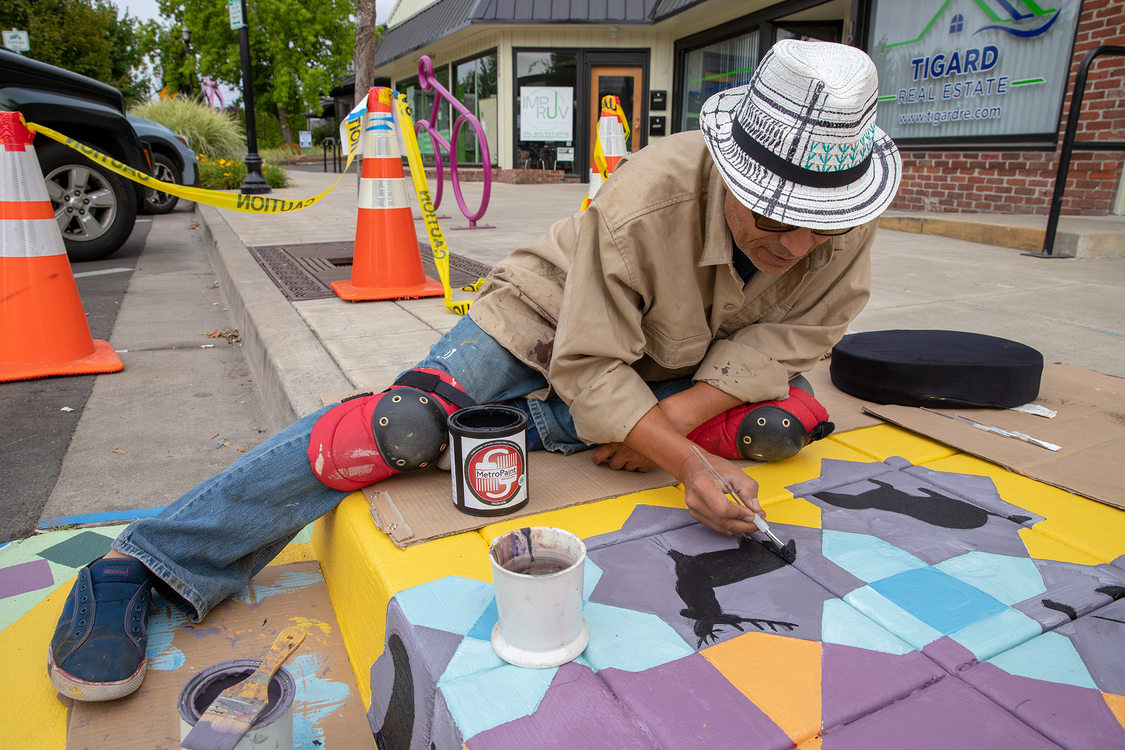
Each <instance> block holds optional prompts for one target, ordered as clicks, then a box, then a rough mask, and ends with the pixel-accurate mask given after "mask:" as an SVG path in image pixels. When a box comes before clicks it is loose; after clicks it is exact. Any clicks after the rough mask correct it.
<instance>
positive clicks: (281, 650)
mask: <svg viewBox="0 0 1125 750" xmlns="http://www.w3.org/2000/svg"><path fill="white" fill-rule="evenodd" d="M304 640H305V629H304V628H302V627H301V626H299V625H294V626H293V627H291V628H286V629H285V630H282V631H281V632H280V633H278V635H277V638H276V639H274V642H273V645H272V646H270V650H269V653H267V654H266V658H265V659H263V660H262V663H261V665H260V666H259V667H258V668H257V669H255V670H254V673H253V674H252V675H250V676H249V677H247V678H246V679H245V680H243V681H242V684H241V685H239V694H240V695H242V696H243V697H245V698H250V699H253V700H266V698H267V697H268V695H269V687H270V680H272V679H273V676H274V673H276V672H277V670H278V669H280V668H281V665H282V664H283V663H284V662H285V660H286V659H288V658H289V654H291V653H293V652H294V651H296V650H297V647H298V646H300V645H301V643H303V642H304Z"/></svg>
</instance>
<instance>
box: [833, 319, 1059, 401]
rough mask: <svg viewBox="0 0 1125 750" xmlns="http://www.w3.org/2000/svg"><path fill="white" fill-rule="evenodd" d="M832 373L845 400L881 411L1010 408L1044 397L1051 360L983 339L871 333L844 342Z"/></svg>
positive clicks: (934, 333) (929, 333)
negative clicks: (1046, 363) (893, 407)
mask: <svg viewBox="0 0 1125 750" xmlns="http://www.w3.org/2000/svg"><path fill="white" fill-rule="evenodd" d="M829 374H830V375H831V377H832V384H833V385H834V386H836V387H837V388H839V389H840V390H841V391H843V392H844V393H849V394H851V395H852V396H855V397H857V398H862V399H864V400H866V401H874V402H876V403H880V404H901V405H903V406H929V407H934V408H941V407H1003V408H1007V407H1012V406H1019V405H1020V404H1026V403H1028V402H1029V401H1033V400H1035V398H1036V397H1037V396H1038V395H1039V382H1040V380H1041V379H1042V376H1043V355H1042V354H1040V353H1039V352H1038V351H1036V350H1035V349H1032V348H1031V347H1029V346H1025V345H1024V344H1020V343H1017V342H1015V341H1009V340H1008V339H1002V338H998V337H996V336H985V335H983V334H979V333H967V332H964V331H931V330H918V331H905V330H895V331H870V332H867V333H853V334H849V335H847V336H844V338H843V339H842V340H841V341H840V343H839V344H837V345H836V347H835V348H834V349H833V350H832V363H831V366H830V367H829Z"/></svg>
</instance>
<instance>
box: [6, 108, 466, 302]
mask: <svg viewBox="0 0 1125 750" xmlns="http://www.w3.org/2000/svg"><path fill="white" fill-rule="evenodd" d="M380 96H386V97H388V99H390V98H392V97H397V99H398V111H397V114H398V120H399V129H400V131H401V133H402V139H403V143H404V144H405V146H406V158H407V161H408V162H409V164H410V176H411V178H412V180H413V182H414V191H415V192H416V193H417V195H418V203H419V205H421V207H422V214H423V217H424V219H425V222H426V234H427V236H428V237H429V239H430V248H431V249H432V250H433V253H434V263H435V265H436V266H437V269H438V275H439V276H440V277H441V285H442V287H443V289H444V290H445V309H447V310H449V311H450V312H453V313H456V314H458V315H464V314H465V313H467V312H468V311H469V307H470V305H472V300H459V301H454V300H453V290H452V289H451V288H450V286H449V251H448V249H447V247H446V243H445V235H444V234H442V231H441V225H440V224H438V220H437V212H436V211H435V210H434V202H433V199H432V198H431V197H430V187H429V183H428V182H427V181H426V171H425V168H424V166H423V165H422V152H421V150H420V149H419V148H418V137H417V135H416V134H415V133H414V121H413V120H412V119H411V117H410V106H409V104H407V101H406V96H405V95H403V94H399V93H398V92H397V91H391V90H390V89H383V90H381V91H380ZM388 103H389V102H388ZM366 114H367V97H366V96H365V97H363V99H362V100H361V101H360V102H359V104H357V105H356V106H355V107H354V108H353V109H352V111H351V112H349V113H348V115H347V117H346V118H344V121H343V122H341V123H340V143H341V144H342V145H343V150H344V154H345V157H346V163H345V165H344V170H343V172H341V174H340V177H338V178H336V181H335V182H333V183H332V184H331V185H329V186H328V187H327V188H326V189H325V190H323V191H321V192H320V193H317V194H316V195H314V196H311V197H308V198H297V199H293V200H286V199H284V198H270V197H268V196H265V195H242V194H241V193H230V192H225V191H221V190H204V189H203V188H195V187H188V186H186V185H177V184H175V183H170V182H162V181H160V180H158V179H156V178H155V177H153V176H152V175H147V174H145V173H143V172H139V171H137V170H136V169H134V168H132V167H130V166H129V165H128V164H124V163H122V162H120V161H118V160H117V159H114V158H111V157H109V156H106V155H105V154H103V153H100V152H99V151H97V150H95V149H93V148H90V147H89V146H87V145H86V144H84V143H80V142H79V141H77V140H75V139H74V138H71V137H69V136H65V135H63V134H62V133H59V132H57V131H55V130H52V129H51V128H48V127H47V126H45V125H38V124H36V123H33V122H29V123H26V125H27V128H28V130H30V131H31V132H33V133H42V134H43V135H45V136H46V137H48V138H50V139H51V140H54V141H58V142H59V143H61V144H63V145H64V146H69V147H70V148H72V149H74V150H75V151H77V152H79V153H80V154H82V155H83V156H85V157H86V158H88V159H90V161H93V162H96V163H98V164H101V165H102V166H104V167H105V168H106V169H109V170H110V171H112V172H115V173H117V174H119V175H121V176H122V177H125V178H126V179H129V180H132V181H133V182H138V183H140V184H142V185H145V186H146V187H150V188H153V189H154V190H157V191H159V192H162V193H168V194H169V195H175V196H178V197H180V198H186V199H187V200H191V201H195V202H196V203H203V204H204V205H208V206H215V207H217V208H226V209H229V210H231V211H242V212H243V213H251V214H281V213H289V212H291V211H300V210H301V209H303V208H308V207H309V206H312V205H315V204H316V203H318V202H319V201H321V200H322V199H323V198H324V197H325V196H327V195H328V194H329V193H331V192H332V190H334V189H335V187H336V186H337V185H339V184H340V180H341V179H343V177H344V174H346V173H347V171H348V167H350V166H351V164H352V161H353V160H354V159H355V156H356V154H357V153H358V151H359V149H358V146H359V141H360V136H361V134H362V132H363V121H364V117H365V116H366ZM483 283H484V279H483V278H480V279H477V280H476V282H475V283H473V284H470V285H469V286H464V287H461V290H462V291H465V292H476V291H479V290H480V286H481V284H483Z"/></svg>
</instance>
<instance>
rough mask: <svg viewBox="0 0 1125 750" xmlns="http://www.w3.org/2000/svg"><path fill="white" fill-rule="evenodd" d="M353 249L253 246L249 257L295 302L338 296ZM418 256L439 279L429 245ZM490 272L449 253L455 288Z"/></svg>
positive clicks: (349, 271) (314, 245) (334, 245)
mask: <svg viewBox="0 0 1125 750" xmlns="http://www.w3.org/2000/svg"><path fill="white" fill-rule="evenodd" d="M353 249H354V248H353V243H351V242H311V243H307V244H303V245H264V246H260V247H251V248H250V254H251V255H253V256H254V259H255V260H256V261H258V265H260V266H261V267H262V269H263V270H264V271H265V272H266V274H268V275H269V277H270V278H271V279H273V283H275V284H277V287H278V289H280V290H281V292H282V293H283V294H284V295H285V297H286V298H287V299H289V300H291V301H294V302H295V301H298V300H306V299H324V298H326V297H335V296H336V293H335V292H333V291H332V282H333V281H344V280H346V279H349V278H351V275H352V252H353ZM419 253H420V255H421V257H422V269H423V270H424V271H425V272H426V275H427V276H429V277H431V278H434V279H437V278H439V276H438V272H437V267H436V266H435V265H434V257H433V253H431V252H430V248H429V246H428V245H419ZM490 270H492V269H491V267H489V266H487V265H485V264H483V263H480V262H478V261H475V260H473V259H472V258H466V257H464V256H463V255H457V254H456V253H450V254H449V284H450V286H452V287H453V288H454V289H458V288H460V287H463V286H468V285H469V284H472V283H473V282H475V281H476V280H477V279H479V278H480V277H482V276H487V275H488V272H489V271H490Z"/></svg>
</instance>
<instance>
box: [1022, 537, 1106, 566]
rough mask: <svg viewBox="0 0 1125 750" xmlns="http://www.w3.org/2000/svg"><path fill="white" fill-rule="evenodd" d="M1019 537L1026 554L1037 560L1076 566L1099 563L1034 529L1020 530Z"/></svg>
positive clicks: (1097, 560) (1096, 559)
mask: <svg viewBox="0 0 1125 750" xmlns="http://www.w3.org/2000/svg"><path fill="white" fill-rule="evenodd" d="M1019 535H1020V539H1022V540H1023V546H1024V547H1026V548H1027V554H1029V555H1031V556H1032V557H1033V558H1035V559H1037V560H1057V561H1058V562H1065V563H1077V564H1078V565H1097V564H1098V563H1100V562H1101V560H1099V559H1098V558H1096V557H1091V556H1090V555H1087V554H1086V553H1085V552H1080V551H1079V550H1076V549H1074V547H1071V546H1070V545H1069V544H1063V543H1062V542H1060V541H1059V540H1057V539H1054V538H1053V537H1049V536H1047V535H1046V534H1040V533H1038V532H1037V531H1035V530H1034V529H1027V528H1021V529H1020V530H1019Z"/></svg>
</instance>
